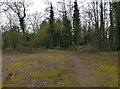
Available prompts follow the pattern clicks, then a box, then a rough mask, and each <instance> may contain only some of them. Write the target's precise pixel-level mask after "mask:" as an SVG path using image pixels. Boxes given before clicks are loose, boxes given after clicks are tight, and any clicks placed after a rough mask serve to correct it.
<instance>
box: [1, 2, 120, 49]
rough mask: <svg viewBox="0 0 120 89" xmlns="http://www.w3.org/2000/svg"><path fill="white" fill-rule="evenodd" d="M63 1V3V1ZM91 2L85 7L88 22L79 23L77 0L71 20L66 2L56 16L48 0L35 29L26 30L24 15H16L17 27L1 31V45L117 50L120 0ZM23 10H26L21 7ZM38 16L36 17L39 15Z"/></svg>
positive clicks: (24, 47)
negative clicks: (43, 17) (45, 16)
mask: <svg viewBox="0 0 120 89" xmlns="http://www.w3.org/2000/svg"><path fill="white" fill-rule="evenodd" d="M63 4H65V3H63ZM107 4H108V6H109V9H108V11H106V8H105V5H106V2H103V1H101V2H92V3H91V6H90V5H88V6H90V7H89V8H88V10H87V9H86V10H87V11H86V14H87V17H86V18H88V19H91V20H89V21H87V22H86V23H87V25H84V24H82V22H81V20H82V19H83V18H81V17H80V14H81V13H80V11H79V8H78V3H77V1H75V2H74V7H73V16H72V21H71V20H70V19H69V18H68V15H67V11H66V8H65V6H63V7H64V11H63V12H62V19H61V18H60V19H55V17H54V9H53V6H52V3H50V10H49V12H50V15H49V19H48V20H44V21H43V22H42V23H41V25H40V26H39V28H36V29H37V31H36V32H31V33H30V32H29V31H27V30H25V29H26V26H25V19H24V18H25V16H26V14H25V12H24V16H23V17H20V16H19V14H18V17H19V21H20V27H19V26H11V27H10V29H9V30H8V31H3V33H2V36H3V40H2V47H3V49H9V50H10V49H11V50H25V49H26V48H27V50H28V49H29V50H30V49H32V48H43V49H70V50H85V51H87V50H88V51H118V50H120V46H119V44H120V2H113V3H112V2H109V3H108V2H107ZM24 11H25V10H24ZM107 12H109V15H108V18H109V24H108V25H107V26H106V19H105V16H106V13H107ZM38 19H39V18H38Z"/></svg>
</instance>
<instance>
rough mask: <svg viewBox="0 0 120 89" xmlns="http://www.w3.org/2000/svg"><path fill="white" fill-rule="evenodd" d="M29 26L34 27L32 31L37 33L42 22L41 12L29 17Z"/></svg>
mask: <svg viewBox="0 0 120 89" xmlns="http://www.w3.org/2000/svg"><path fill="white" fill-rule="evenodd" d="M27 20H28V24H29V25H30V26H31V27H32V31H33V32H34V33H36V32H37V31H38V29H39V28H40V24H41V22H42V15H41V13H39V12H35V13H33V14H30V15H28V17H27Z"/></svg>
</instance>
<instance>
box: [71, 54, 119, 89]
mask: <svg viewBox="0 0 120 89" xmlns="http://www.w3.org/2000/svg"><path fill="white" fill-rule="evenodd" d="M82 56H83V57H82ZM110 57H111V58H110ZM94 58H95V59H94ZM109 58H110V59H109ZM97 59H98V60H97ZM107 63H108V64H107ZM69 65H70V70H71V71H72V73H73V76H74V87H107V86H111V87H113V86H114V87H118V66H117V65H118V64H117V57H115V56H114V57H113V56H110V55H106V56H105V55H100V54H88V53H87V54H86V53H85V54H79V55H76V54H74V55H71V56H70V57H69ZM102 65H103V66H104V65H105V66H104V67H102ZM107 69H108V70H107ZM109 73H111V74H109Z"/></svg>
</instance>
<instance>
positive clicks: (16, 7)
mask: <svg viewBox="0 0 120 89" xmlns="http://www.w3.org/2000/svg"><path fill="white" fill-rule="evenodd" d="M0 4H1V6H2V5H3V6H4V8H3V11H9V10H12V11H13V12H14V13H15V14H16V15H17V17H18V18H19V23H20V28H21V30H22V32H23V34H24V33H25V17H26V12H27V8H28V6H29V4H28V3H27V2H25V1H24V0H23V1H22V2H0Z"/></svg>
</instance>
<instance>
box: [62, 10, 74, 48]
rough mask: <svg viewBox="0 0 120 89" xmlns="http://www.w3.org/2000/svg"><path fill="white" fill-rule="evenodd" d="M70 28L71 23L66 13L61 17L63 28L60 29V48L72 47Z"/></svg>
mask: <svg viewBox="0 0 120 89" xmlns="http://www.w3.org/2000/svg"><path fill="white" fill-rule="evenodd" d="M71 30H72V26H71V22H70V21H69V19H68V17H67V15H66V11H65V14H64V15H63V28H62V40H63V41H62V46H63V48H65V49H68V48H69V47H70V46H71V45H72V33H71Z"/></svg>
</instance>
